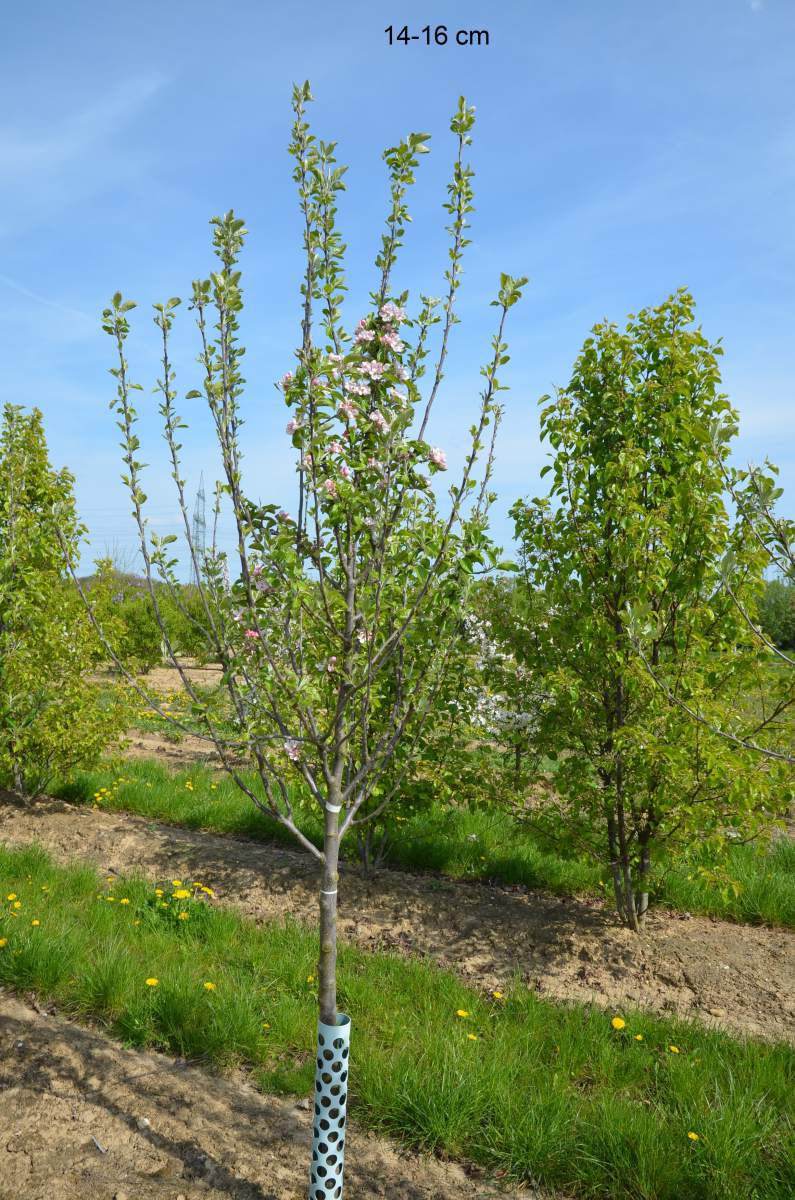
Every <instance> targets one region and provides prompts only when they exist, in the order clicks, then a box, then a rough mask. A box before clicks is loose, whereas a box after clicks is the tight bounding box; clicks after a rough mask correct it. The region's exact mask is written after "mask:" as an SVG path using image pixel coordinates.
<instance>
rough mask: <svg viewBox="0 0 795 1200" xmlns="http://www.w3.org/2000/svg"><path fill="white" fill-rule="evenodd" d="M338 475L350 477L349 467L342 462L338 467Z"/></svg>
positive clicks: (344, 477)
mask: <svg viewBox="0 0 795 1200" xmlns="http://www.w3.org/2000/svg"><path fill="white" fill-rule="evenodd" d="M340 475H341V476H342V478H343V479H350V477H351V469H350V467H349V466H346V464H345V463H343V464H342V466H341V467H340Z"/></svg>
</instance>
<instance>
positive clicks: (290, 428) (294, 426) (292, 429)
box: [284, 417, 301, 436]
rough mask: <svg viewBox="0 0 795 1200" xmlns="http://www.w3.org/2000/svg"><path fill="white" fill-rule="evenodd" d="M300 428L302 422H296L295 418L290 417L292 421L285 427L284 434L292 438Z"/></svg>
mask: <svg viewBox="0 0 795 1200" xmlns="http://www.w3.org/2000/svg"><path fill="white" fill-rule="evenodd" d="M300 428H301V422H300V421H296V419H295V417H290V420H289V421H288V422H287V424H286V425H285V427H284V432H285V433H289V434H290V436H292V435H293V434H294V433H295V431H296V429H300Z"/></svg>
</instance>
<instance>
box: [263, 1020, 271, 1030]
mask: <svg viewBox="0 0 795 1200" xmlns="http://www.w3.org/2000/svg"><path fill="white" fill-rule="evenodd" d="M270 1027H271V1023H270V1021H263V1022H262V1028H263V1029H270Z"/></svg>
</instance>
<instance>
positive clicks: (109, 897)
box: [105, 896, 116, 904]
mask: <svg viewBox="0 0 795 1200" xmlns="http://www.w3.org/2000/svg"><path fill="white" fill-rule="evenodd" d="M105 899H106V900H107V902H108V904H112V903H113V901H114V900H115V899H116V897H115V896H106V897H105Z"/></svg>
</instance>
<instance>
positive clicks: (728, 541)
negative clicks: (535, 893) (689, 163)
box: [513, 291, 776, 930]
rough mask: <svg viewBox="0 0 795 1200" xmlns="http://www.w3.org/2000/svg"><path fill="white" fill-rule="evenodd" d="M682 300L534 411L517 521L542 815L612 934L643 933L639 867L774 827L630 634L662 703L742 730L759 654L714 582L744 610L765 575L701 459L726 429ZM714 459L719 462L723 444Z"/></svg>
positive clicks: (760, 773) (763, 795)
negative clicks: (541, 464) (554, 824)
mask: <svg viewBox="0 0 795 1200" xmlns="http://www.w3.org/2000/svg"><path fill="white" fill-rule="evenodd" d="M693 307H694V306H693V301H692V298H691V297H690V296H689V295H688V293H687V292H685V291H680V292H678V293H677V294H676V295H675V296H672V297H671V298H669V299H668V300H667V301H666V302H665V303H664V304H663V305H661V306H660V307H659V308H655V309H647V310H644V311H643V312H641V313H640V314H639V315H638V316H637V317H631V318H630V320H629V323H628V325H627V328H626V330H625V331H619V330H618V328H617V327H616V326H615V325H612V324H602V325H597V326H596V327H595V328H594V330H593V333H592V335H591V336H590V337H589V338H588V339H587V340H586V342H585V344H584V346H583V349H582V351H581V353H580V355H579V357H578V359H577V361H576V363H575V366H574V372H573V375H572V378H571V381H570V383H569V384H568V386H567V387H565V388H563V389H561V390H560V391H559V392H558V394H557V397H556V399H555V401H554V402H553V403H547V401H548V400H549V397H544V398H543V400H542V403H544V405H545V407H544V408H543V410H542V413H541V431H542V436H543V438H544V439H545V440H547V441H548V442H549V444H550V446H551V447H552V450H553V460H552V463H551V464H550V465H549V466H547V467H545V468H544V473H546V472H547V471H551V472H552V487H551V489H550V493H549V495H548V497H546V498H545V499H543V500H535V501H533V502H532V503H524V502H522V503H519V504H517V505H516V506H515V507H514V509H513V515H514V517H515V521H516V529H517V535H518V537H519V539H520V542H521V546H522V554H523V567H524V571H525V578H526V581H527V584H528V586H529V587H532V588H541V589H543V591H544V594H545V596H546V599H547V603H548V606H549V611H548V618H547V621H546V622H540V623H538V624H537V625H536V626H535V628H534V629H533V630H531V631H530V633H529V636H528V637H527V639H526V646H527V659H528V664H529V665H531V667H532V669H533V670H534V671H535V672H536V677H537V681H538V684H539V686H540V687H541V688H542V690H543V691H544V692H545V693H546V694H547V699H546V701H545V704H544V706H543V710H542V717H541V720H540V723H539V729H538V734H537V739H536V741H537V748H538V749H539V750H540V751H541V752H543V753H546V754H547V755H549V756H556V755H557V757H558V767H557V772H556V776H555V786H556V791H557V795H558V797H559V806H558V809H557V812H556V814H555V817H556V820H557V821H558V822H559V823H560V825H561V827H565V829H566V832H567V835H568V836H571V835H573V836H574V837H575V838H576V839H577V840H578V841H579V842H580V843H581V844H583V845H585V846H587V847H589V848H590V849H591V851H592V852H594V853H595V854H596V855H597V857H598V858H599V859H600V860H601V861H602V862H604V864H605V866H606V867H607V868H608V869H609V870H610V871H611V874H612V879H613V887H614V892H615V900H616V905H617V908H618V912H619V914H620V916H621V919H622V920H623V921H624V922H625V923H626V924H627V925H628V926H629V927H630V928H632V929H635V930H638V929H640V927H641V926H642V924H643V920H644V917H645V913H646V910H647V907H648V895H649V889H650V880H651V878H652V874H651V872H652V865H653V861H654V857H655V855H657V856H659V852H660V850H661V849H662V848H663V847H665V848H666V851H667V853H668V854H669V855H670V854H671V853H673V852H675V851H676V850H677V849H680V850H681V849H685V850H687V849H688V848H690V847H692V846H693V845H694V844H695V843H697V842H698V843H699V844H701V845H704V844H706V845H707V846H710V847H711V848H712V850H713V852H714V854H715V855H716V856H717V855H718V854H719V853H720V850H721V848H722V847H723V845H725V842H726V838H727V835H728V836H735V837H736V836H743V837H751V836H753V835H754V834H756V833H757V832H758V831H759V830H760V829H762V828H763V827H764V826H765V825H766V824H769V821H770V816H769V811H768V804H769V801H770V798H771V795H772V794H773V789H774V786H775V783H776V778H775V776H776V769H775V766H774V764H772V763H766V764H765V763H760V762H759V761H758V760H753V759H752V758H750V757H749V756H747V755H743V754H742V753H740V752H738V750H737V749H736V748H734V747H733V746H730V745H729V744H727V742H726V741H725V740H722V739H720V738H717V737H715V736H714V735H713V734H711V733H710V732H708V731H707V730H705V729H704V728H703V727H702V726H697V725H696V724H694V723H693V722H692V721H690V720H689V719H688V717H687V715H686V714H685V713H684V712H683V711H682V710H680V709H679V708H678V707H676V706H672V705H671V704H670V703H668V701H667V699H666V697H665V695H664V694H663V692H662V691H661V690H660V689H659V688H658V687H656V686H655V684H654V682H653V681H652V680H651V679H650V678H649V676H648V673H647V671H646V669H645V667H644V665H643V662H642V661H641V660H640V659H639V657H638V655H637V654H636V651H635V647H634V646H633V644H632V640H631V638H630V636H629V632H628V630H627V624H626V622H627V617H628V614H630V613H631V614H632V616H633V620H634V622H635V636H636V638H637V639H639V641H640V644H641V648H642V652H643V655H644V657H645V659H646V661H647V662H648V663H649V664H651V666H652V669H653V670H654V672H655V673H656V674H657V675H658V677H660V678H661V679H664V681H665V685H666V687H667V689H668V690H669V691H670V693H671V694H673V695H676V696H679V697H682V698H683V700H684V701H685V702H687V703H688V704H691V705H695V706H697V707H698V708H699V709H700V710H701V711H703V712H706V713H709V714H711V715H712V716H713V717H715V716H716V715H717V714H720V719H719V721H717V722H716V723H719V724H720V723H723V724H725V725H726V726H727V727H729V728H732V727H736V726H737V725H738V724H740V723H742V722H743V720H745V719H747V716H748V712H747V700H746V697H747V694H748V689H749V687H751V685H752V684H755V682H756V681H757V676H758V672H759V670H760V669H761V664H760V655H759V653H758V651H757V649H756V648H755V647H754V645H753V640H752V638H751V637H750V635H749V631H748V629H747V626H746V625H745V623H744V622H743V620H742V619H741V617H740V615H739V613H738V611H737V607H736V605H735V604H734V603H733V602H732V599H731V597H730V595H729V594H728V592H727V591H726V589H725V588H724V586H723V584H724V582H725V579H726V573H727V571H729V573H730V575H731V584H732V590H733V592H734V594H735V595H736V596H738V597H741V598H742V599H743V600H744V602H745V603H747V604H748V605H749V606H751V607H753V606H754V605H755V602H756V599H757V598H758V595H759V594H760V592H761V590H762V568H763V565H764V563H763V558H762V556H761V555H760V551H759V547H758V545H757V544H756V543H755V541H754V540H753V539H752V538H751V537H749V536H748V532H747V530H746V529H745V527H744V526H743V525H742V524H738V525H736V526H734V527H732V525H731V523H730V521H729V517H728V515H727V511H726V508H725V506H724V502H723V496H722V492H723V478H722V473H721V469H720V466H719V464H718V463H717V462H716V461H715V459H714V457H713V454H712V448H713V432H714V426H715V423H716V422H721V423H723V425H724V426H731V427H734V425H735V423H736V417H735V414H734V413H733V412H732V410H731V409H730V407H729V404H728V401H727V400H726V398H725V397H724V396H723V395H721V394H720V392H719V390H718V389H719V383H720V376H719V371H718V362H717V355H718V354H719V353H720V347H719V346H712V345H710V344H709V343H708V342H707V341H706V339H705V338H704V336H703V334H702V333H701V331H700V330H699V329H697V328H694V327H693V325H692V320H693ZM722 454H723V455H724V456H725V455H727V454H728V442H724V444H723V450H722Z"/></svg>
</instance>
